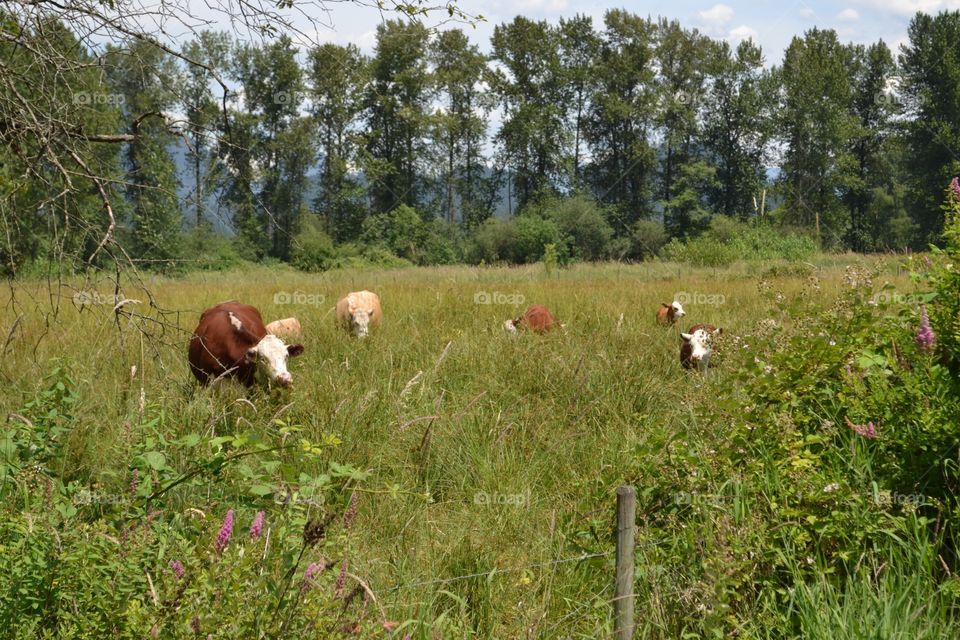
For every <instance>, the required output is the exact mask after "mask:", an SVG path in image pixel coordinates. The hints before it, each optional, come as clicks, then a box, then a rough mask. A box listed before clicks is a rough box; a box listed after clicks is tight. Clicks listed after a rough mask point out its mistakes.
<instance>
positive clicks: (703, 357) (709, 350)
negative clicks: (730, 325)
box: [680, 329, 723, 369]
mask: <svg viewBox="0 0 960 640" xmlns="http://www.w3.org/2000/svg"><path fill="white" fill-rule="evenodd" d="M722 332H723V329H716V330H714V331H707V330H706V329H697V330H696V331H694V332H693V333H681V334H680V337H681V338H683V341H684V342H686V343H687V344H689V345H690V360H691V361H692V362H693V364H695V365H696V366H697V368H699V369H706V368H707V365H708V364H709V363H710V356H711V355H713V339H714V336H718V335H720V334H721V333H722Z"/></svg>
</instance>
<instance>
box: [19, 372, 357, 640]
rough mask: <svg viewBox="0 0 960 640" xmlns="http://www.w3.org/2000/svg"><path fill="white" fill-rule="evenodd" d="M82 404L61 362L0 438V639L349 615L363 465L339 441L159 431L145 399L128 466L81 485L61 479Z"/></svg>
mask: <svg viewBox="0 0 960 640" xmlns="http://www.w3.org/2000/svg"><path fill="white" fill-rule="evenodd" d="M79 402H80V399H79V398H78V396H77V394H76V391H75V389H74V385H73V383H72V381H71V379H70V376H69V375H68V374H67V373H66V370H65V369H63V368H58V369H56V370H54V372H53V373H52V374H51V375H50V376H49V377H48V386H47V388H45V389H44V390H42V391H41V392H40V393H38V395H37V397H36V398H35V399H33V400H31V401H29V402H27V403H26V404H25V405H24V406H23V407H22V408H21V409H20V411H19V412H18V416H20V417H21V422H22V423H24V427H25V428H22V429H20V428H18V429H14V430H8V431H7V432H5V433H4V434H3V436H2V440H0V629H2V631H0V636H2V637H4V638H17V639H20V638H23V639H27V638H38V637H51V638H52V637H57V638H106V637H110V638H144V637H151V636H152V637H158V636H159V637H171V638H180V637H195V636H200V637H206V636H207V634H216V635H217V636H224V637H233V638H256V637H330V636H332V635H335V633H336V632H337V631H338V629H339V628H338V627H335V625H336V624H338V623H339V624H341V625H342V624H344V623H349V624H354V623H355V622H358V621H359V620H360V619H361V618H362V616H363V615H364V613H363V612H364V611H365V610H366V608H365V607H363V602H364V600H365V598H364V592H363V589H362V587H361V586H360V584H359V582H358V581H357V580H356V579H354V578H350V577H349V576H348V575H347V573H348V572H349V571H350V566H351V565H350V563H351V561H356V558H355V557H354V555H353V550H352V545H351V534H350V526H351V523H352V520H353V518H354V517H355V516H356V513H357V509H358V506H359V502H360V498H359V494H357V493H356V492H355V491H354V490H353V487H355V486H357V485H358V483H361V482H363V481H364V480H365V479H366V477H367V474H366V473H364V472H361V471H359V470H357V469H355V468H353V467H350V466H349V465H340V464H337V463H335V462H329V460H328V455H329V449H331V448H332V447H334V446H336V445H337V443H338V442H339V441H337V440H336V439H329V438H327V439H325V440H324V441H323V442H311V441H310V440H309V439H307V438H306V437H305V435H304V434H305V429H304V428H303V426H301V425H293V424H286V423H284V422H282V421H280V420H273V421H272V422H271V424H270V425H269V426H268V425H258V426H256V427H255V428H254V429H253V430H251V431H250V432H247V433H235V434H232V435H219V436H216V435H214V434H213V433H212V432H208V431H206V429H205V428H203V429H201V430H200V431H198V432H191V433H187V434H185V435H183V436H181V437H179V438H177V439H171V438H170V437H169V435H168V434H169V431H168V429H169V425H166V424H165V423H164V414H163V413H162V412H160V413H158V415H154V416H152V415H151V413H152V409H148V410H147V412H146V415H145V419H144V422H143V423H142V424H141V425H139V429H140V430H141V432H142V434H143V436H144V437H143V438H142V439H140V440H138V441H136V442H134V443H131V448H132V450H131V451H130V455H129V461H130V462H129V466H130V468H131V472H130V474H129V475H127V476H125V477H120V478H116V477H113V478H112V480H111V477H110V476H109V475H108V476H105V479H106V483H98V484H89V483H88V482H87V481H86V479H85V478H83V477H81V476H74V477H72V478H67V477H65V476H62V475H60V472H61V470H62V469H63V468H64V467H65V465H63V464H62V463H61V462H60V458H61V455H62V449H63V439H64V437H65V436H66V435H67V434H69V432H70V430H71V425H72V422H73V421H74V418H73V413H74V407H75V405H77V404H78V403H79ZM224 419H225V420H226V421H227V422H228V423H229V422H230V418H228V417H227V416H224ZM28 422H29V425H27V424H26V423H28ZM26 427H29V428H26ZM347 485H349V486H350V487H351V488H350V489H346V486H347ZM348 505H349V506H348ZM258 513H262V515H259V516H258ZM257 519H259V520H260V522H261V524H262V526H259V529H258V528H257V527H254V526H253V522H254V521H255V520H257ZM267 540H269V544H267ZM311 566H313V568H312V569H310V568H309V567H311ZM354 571H356V569H354ZM251 603H255V604H256V606H251ZM374 624H375V623H374Z"/></svg>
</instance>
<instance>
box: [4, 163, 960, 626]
mask: <svg viewBox="0 0 960 640" xmlns="http://www.w3.org/2000/svg"><path fill="white" fill-rule="evenodd" d="M946 210H947V220H948V225H947V233H946V243H947V249H946V250H945V251H944V252H940V251H936V252H934V253H933V254H931V255H924V256H921V257H908V258H888V259H882V258H864V257H859V256H854V255H841V256H833V257H827V256H820V257H818V258H817V259H816V260H814V261H813V262H781V263H774V262H769V261H767V262H738V263H736V264H735V265H734V266H732V267H729V268H726V269H722V270H721V269H716V268H691V267H684V266H681V265H678V264H676V263H653V262H651V263H646V264H643V265H619V264H600V265H580V266H577V267H574V268H570V269H559V270H558V269H554V268H549V269H547V268H544V267H545V266H547V265H543V266H534V267H525V268H514V269H503V268H466V267H446V268H435V269H417V268H408V269H399V270H393V271H381V272H358V271H339V272H331V273H327V274H324V275H322V276H308V275H305V274H302V273H298V272H295V271H288V270H284V269H281V268H273V269H265V268H256V269H249V270H246V271H235V272H228V273H212V274H207V273H194V274H191V275H190V276H188V277H185V278H182V279H177V280H174V279H164V278H156V279H155V280H153V281H150V282H144V283H142V284H143V286H145V287H147V288H148V290H149V292H150V293H151V296H152V297H151V299H150V300H151V304H150V305H149V307H148V305H146V304H143V303H139V302H135V301H132V300H130V299H129V298H128V297H127V294H128V292H126V291H120V292H119V296H120V298H119V302H118V298H117V297H115V296H116V295H117V293H112V292H109V291H108V290H107V289H106V286H107V284H108V281H106V280H104V281H100V282H93V281H89V280H88V281H86V282H84V283H82V284H80V283H73V282H59V283H52V282H46V283H41V282H32V283H30V282H24V283H17V284H14V285H12V286H11V288H10V289H9V290H8V292H9V299H8V300H5V301H4V302H5V304H4V309H5V310H6V312H7V313H5V315H4V318H3V326H4V327H8V326H9V327H11V329H10V331H9V338H8V340H7V343H8V347H12V349H9V350H8V353H7V355H6V357H5V358H4V359H3V364H2V370H0V373H2V375H3V377H4V379H5V381H6V382H7V384H6V385H5V386H4V388H3V391H2V398H3V404H4V406H5V407H10V408H12V409H13V410H10V411H9V413H8V415H7V416H6V426H5V429H4V432H3V436H2V439H0V455H2V458H0V509H2V512H3V513H2V514H0V637H9V638H32V637H66V638H71V637H75V638H82V637H103V636H108V635H109V636H112V637H131V638H132V637H143V636H144V635H145V634H150V635H151V636H153V637H171V638H173V637H193V636H196V635H207V634H212V635H214V636H219V637H278V636H284V637H307V636H320V637H335V636H337V635H361V636H364V637H379V636H386V635H390V634H395V635H397V636H400V635H401V634H402V636H403V637H411V638H414V637H415V638H438V637H497V638H500V637H542V638H554V637H571V638H572V637H578V638H596V637H606V636H609V635H610V633H611V631H612V630H611V611H610V599H611V585H612V557H611V552H612V545H613V535H612V533H613V508H612V507H613V494H614V492H615V490H616V487H617V486H619V485H620V484H623V483H631V484H634V485H636V486H637V488H638V495H639V500H640V507H639V509H638V517H637V523H636V524H637V528H638V547H637V573H636V587H637V590H638V593H639V596H638V598H639V599H638V607H637V610H638V611H639V612H641V615H640V618H639V621H638V627H639V628H638V634H639V635H640V636H641V637H656V638H660V637H702V636H716V637H724V636H729V635H738V636H741V637H830V638H837V637H848V638H860V637H865V636H870V637H882V638H894V637H912V638H917V637H924V638H941V637H953V636H956V635H957V631H958V625H960V620H958V619H957V599H958V598H960V580H958V579H957V578H956V577H955V575H956V572H957V570H958V569H960V562H958V559H957V556H956V551H955V550H956V540H957V526H958V524H960V522H958V517H957V502H956V489H957V486H958V481H960V477H958V461H957V459H956V452H957V451H958V450H960V430H958V425H960V393H958V391H960V389H958V387H960V385H958V380H960V349H958V338H960V331H958V324H957V322H958V321H957V318H958V317H960V295H958V292H960V273H958V269H957V264H958V262H957V261H958V259H960V185H958V184H957V182H956V181H954V183H953V185H951V189H950V190H949V192H948V201H947V206H946ZM78 284H79V285H80V286H81V287H82V289H81V290H79V291H78V290H76V288H75V285H78ZM361 286H363V287H369V288H371V289H374V290H376V291H378V292H379V293H380V295H381V296H382V299H383V302H384V308H385V310H386V322H385V323H384V326H383V327H382V328H381V329H380V330H379V331H377V332H376V333H375V335H373V336H372V337H371V338H369V339H367V340H364V341H359V342H358V341H356V340H354V339H352V338H350V337H349V336H347V335H345V334H344V333H342V332H339V331H337V330H336V329H335V328H334V326H333V322H332V316H331V312H332V304H333V302H334V300H335V298H336V297H337V296H338V295H340V294H341V293H343V292H344V291H347V290H350V289H357V288H360V287H361ZM50 293H53V298H52V304H51V298H49V297H48V296H49V294H50ZM226 298H239V299H243V300H246V301H249V302H251V303H253V304H255V305H257V306H258V307H259V308H260V309H262V310H263V312H264V315H265V316H266V317H267V318H277V317H283V316H287V315H291V314H295V315H296V316H297V317H299V319H300V320H301V322H302V323H303V326H304V329H305V336H304V343H305V345H306V354H305V355H304V356H302V357H301V358H299V359H297V360H295V361H294V365H293V368H292V370H293V374H294V378H295V386H294V388H293V389H289V390H272V391H271V390H265V389H258V390H254V391H252V392H249V393H248V392H247V391H246V390H244V389H242V388H240V387H239V386H238V385H236V384H233V383H229V382H228V383H225V384H220V385H215V386H214V387H213V388H198V387H197V386H196V385H195V384H194V383H193V381H192V377H191V376H190V374H189V372H188V370H187V366H186V361H185V357H184V354H185V346H186V341H187V338H188V336H189V332H190V330H191V329H192V327H193V324H194V322H195V320H196V317H197V315H198V313H199V312H200V311H201V310H202V309H203V308H205V307H207V306H209V305H210V304H212V303H215V302H217V301H221V300H223V299H226ZM670 299H680V300H682V301H684V302H685V304H686V307H687V311H688V316H687V318H685V320H686V321H687V323H689V324H693V323H697V322H711V323H714V324H717V325H719V326H721V327H723V328H724V329H725V332H724V338H723V340H722V341H721V343H720V344H719V345H718V354H717V356H715V359H714V366H713V367H712V368H711V370H710V371H709V372H708V373H706V374H699V373H693V372H689V371H684V370H682V369H681V367H680V365H679V362H678V357H677V353H678V338H677V334H676V332H675V331H674V330H672V329H664V328H661V327H658V326H656V325H655V324H654V323H653V321H652V316H653V312H654V310H655V309H656V307H657V304H658V303H659V302H661V301H664V300H670ZM534 301H536V302H543V303H546V304H548V305H549V306H550V307H551V308H552V309H554V310H555V312H556V313H557V315H558V316H559V317H560V318H561V319H562V320H563V321H565V322H566V323H567V329H566V330H565V331H563V332H557V333H554V334H552V335H548V336H535V335H521V336H515V337H511V336H508V335H507V334H505V333H504V332H503V331H502V330H501V328H500V324H501V321H502V320H503V319H504V318H505V317H509V316H512V315H514V314H515V313H516V312H517V310H518V309H520V308H522V307H523V306H524V305H525V304H527V303H529V302H534ZM173 310H175V312H174V311H173ZM11 311H12V313H9V312H11ZM44 311H45V312H46V313H45V314H44V313H43V312H44ZM115 311H119V313H116V312H115ZM140 312H142V313H140Z"/></svg>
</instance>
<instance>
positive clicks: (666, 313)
mask: <svg viewBox="0 0 960 640" xmlns="http://www.w3.org/2000/svg"><path fill="white" fill-rule="evenodd" d="M684 315H686V314H684V312H683V305H682V304H680V303H679V302H677V301H676V300H674V301H673V302H671V303H670V304H667V303H666V302H662V303H660V308H659V309H657V322H658V323H660V324H662V325H664V326H673V325H675V324H676V323H677V319H678V318H682V317H683V316H684Z"/></svg>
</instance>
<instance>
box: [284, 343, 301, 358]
mask: <svg viewBox="0 0 960 640" xmlns="http://www.w3.org/2000/svg"><path fill="white" fill-rule="evenodd" d="M301 353H303V345H302V344H290V345H287V355H288V356H290V357H291V358H292V357H294V356H298V355H300V354H301Z"/></svg>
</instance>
